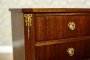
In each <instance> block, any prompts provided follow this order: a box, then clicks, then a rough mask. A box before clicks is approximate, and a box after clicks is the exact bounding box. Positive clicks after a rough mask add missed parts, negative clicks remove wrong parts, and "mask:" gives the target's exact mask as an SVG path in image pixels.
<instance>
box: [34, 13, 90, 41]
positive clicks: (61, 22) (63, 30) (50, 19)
mask: <svg viewBox="0 0 90 60" xmlns="http://www.w3.org/2000/svg"><path fill="white" fill-rule="evenodd" d="M89 17H90V16H84V15H81V16H76V15H72V16H71V15H65V16H64V15H59V14H56V15H55V14H49V15H48V14H46V15H43V14H42V15H39V14H38V16H36V17H35V35H36V39H35V40H36V41H47V40H58V39H62V38H74V37H82V36H88V35H90V27H89V23H90V19H89ZM72 25H74V29H73V30H72V29H71V28H70V26H71V27H72Z"/></svg>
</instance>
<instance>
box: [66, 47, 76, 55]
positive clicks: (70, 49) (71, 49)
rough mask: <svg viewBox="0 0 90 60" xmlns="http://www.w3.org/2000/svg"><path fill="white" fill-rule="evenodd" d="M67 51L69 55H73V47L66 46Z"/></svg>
mask: <svg viewBox="0 0 90 60" xmlns="http://www.w3.org/2000/svg"><path fill="white" fill-rule="evenodd" d="M67 53H68V55H69V56H73V55H74V48H68V50H67Z"/></svg>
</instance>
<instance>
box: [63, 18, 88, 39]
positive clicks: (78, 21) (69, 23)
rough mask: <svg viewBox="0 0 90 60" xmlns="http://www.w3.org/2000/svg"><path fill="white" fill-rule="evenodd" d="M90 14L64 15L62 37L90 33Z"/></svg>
mask: <svg viewBox="0 0 90 60" xmlns="http://www.w3.org/2000/svg"><path fill="white" fill-rule="evenodd" d="M89 17H90V16H63V20H62V24H63V25H62V38H73V37H81V36H89V35H90V28H89V26H90V25H89V24H90V19H89Z"/></svg>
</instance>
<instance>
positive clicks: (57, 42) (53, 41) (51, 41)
mask: <svg viewBox="0 0 90 60" xmlns="http://www.w3.org/2000/svg"><path fill="white" fill-rule="evenodd" d="M87 39H90V36H83V37H76V38H68V39H59V40H50V41H41V42H36V43H35V46H45V45H52V44H60V43H65V42H73V41H80V40H87Z"/></svg>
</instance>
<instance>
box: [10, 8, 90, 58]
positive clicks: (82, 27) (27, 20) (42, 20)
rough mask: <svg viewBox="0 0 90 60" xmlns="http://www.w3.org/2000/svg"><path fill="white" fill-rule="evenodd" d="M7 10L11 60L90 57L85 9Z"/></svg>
mask: <svg viewBox="0 0 90 60" xmlns="http://www.w3.org/2000/svg"><path fill="white" fill-rule="evenodd" d="M10 11H11V23H12V25H11V26H12V42H13V58H14V60H84V59H85V60H87V59H89V58H90V9H89V8H86V9H85V8H22V9H10ZM89 60H90V59H89Z"/></svg>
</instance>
